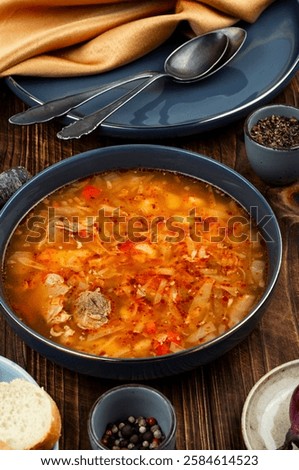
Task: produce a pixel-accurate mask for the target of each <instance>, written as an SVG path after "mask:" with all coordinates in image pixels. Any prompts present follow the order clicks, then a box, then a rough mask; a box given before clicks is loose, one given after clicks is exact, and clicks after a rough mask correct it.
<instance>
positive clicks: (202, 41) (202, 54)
mask: <svg viewBox="0 0 299 470" xmlns="http://www.w3.org/2000/svg"><path fill="white" fill-rule="evenodd" d="M228 43H229V39H228V37H227V36H226V35H225V34H223V33H220V32H218V31H217V32H212V33H209V34H205V35H203V36H197V37H196V38H193V39H191V40H190V41H187V42H186V43H185V44H183V45H181V46H180V47H178V48H177V49H176V50H175V51H174V52H172V53H171V54H170V55H169V56H168V57H167V59H166V60H165V62H164V73H159V72H156V73H155V74H153V75H152V76H151V77H150V78H148V79H146V80H145V81H143V82H142V83H141V84H139V85H137V87H135V88H133V90H131V91H129V92H128V93H126V94H125V95H124V96H122V97H120V98H119V99H117V100H115V101H113V102H112V103H111V104H109V105H107V106H105V107H104V108H102V109H100V110H98V111H96V112H94V113H92V114H90V115H88V116H85V117H84V118H82V119H79V120H78V121H76V122H74V123H72V124H70V125H68V126H67V127H64V128H63V129H62V130H61V131H60V132H58V134H57V137H59V138H60V139H64V140H67V139H79V138H80V137H81V136H82V135H86V134H89V133H90V132H92V131H93V130H95V129H96V128H97V127H98V126H99V125H100V124H101V123H102V122H103V121H105V119H107V117H109V116H111V114H112V113H114V112H115V111H117V110H118V109H119V108H120V107H122V106H123V105H124V104H125V103H127V102H128V101H130V100H131V99H132V98H134V97H135V96H137V95H138V94H139V93H141V92H142V91H143V90H144V89H145V88H147V87H148V86H149V85H151V84H152V83H154V82H155V81H156V80H159V79H160V78H165V77H170V78H173V79H174V80H176V81H178V82H181V83H191V82H195V81H197V80H199V79H200V78H201V77H202V76H203V75H204V74H207V73H208V72H209V71H210V70H211V69H212V68H213V67H214V66H215V64H216V63H218V62H219V61H220V59H221V58H222V56H223V55H224V53H225V51H226V49H227V48H228ZM199 59H200V60H199Z"/></svg>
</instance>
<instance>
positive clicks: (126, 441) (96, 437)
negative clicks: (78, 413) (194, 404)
mask: <svg viewBox="0 0 299 470" xmlns="http://www.w3.org/2000/svg"><path fill="white" fill-rule="evenodd" d="M88 435H89V440H90V445H91V448H92V449H94V450H172V449H175V435H176V415H175V411H174V408H173V406H172V404H171V403H170V401H169V400H168V398H166V397H165V396H164V395H163V394H162V393H161V392H159V391H158V390H156V389H154V388H152V387H148V386H145V385H139V384H126V385H121V386H119V387H115V388H112V389H110V390H108V391H107V392H106V393H104V394H103V395H101V396H100V397H99V398H98V399H97V400H96V402H95V403H94V405H93V407H92V409H91V411H90V414H89V419H88Z"/></svg>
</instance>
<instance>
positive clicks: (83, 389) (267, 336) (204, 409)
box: [0, 74, 299, 450]
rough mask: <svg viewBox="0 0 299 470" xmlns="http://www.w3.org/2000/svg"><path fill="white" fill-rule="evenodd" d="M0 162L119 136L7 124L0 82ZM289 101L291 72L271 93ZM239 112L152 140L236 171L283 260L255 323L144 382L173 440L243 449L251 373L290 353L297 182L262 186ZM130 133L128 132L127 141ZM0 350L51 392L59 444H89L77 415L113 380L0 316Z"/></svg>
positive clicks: (297, 296)
mask: <svg viewBox="0 0 299 470" xmlns="http://www.w3.org/2000/svg"><path fill="white" fill-rule="evenodd" d="M0 97H1V103H2V104H1V111H0V171H2V170H6V169H8V168H10V167H12V166H16V165H23V166H25V167H27V169H28V170H29V171H30V172H32V173H33V174H35V173H37V172H39V171H40V170H42V169H43V168H44V167H46V166H48V165H50V164H52V163H54V162H57V161H59V160H62V159H65V158H68V157H71V156H72V155H75V154H78V153H80V152H83V151H86V150H89V149H93V148H96V147H106V146H111V145H114V144H122V143H128V141H125V142H124V141H122V140H120V139H112V138H108V137H102V136H101V135H100V133H99V132H97V133H94V134H92V135H90V136H85V137H83V138H82V139H81V140H75V141H60V140H58V139H57V138H56V133H57V132H58V130H59V129H60V127H61V126H60V125H59V122H57V121H54V122H53V121H52V122H50V123H47V124H40V125H35V126H30V127H18V126H13V125H11V124H9V123H8V118H9V116H11V115H13V114H15V113H17V112H20V111H22V110H24V109H25V108H26V106H25V105H24V104H23V103H22V102H21V101H20V100H19V99H18V98H16V97H15V96H14V95H13V93H12V92H11V91H10V90H9V89H8V88H6V85H5V83H4V82H3V81H0ZM273 101H274V102H276V103H287V104H289V105H295V106H297V107H298V106H299V74H297V76H295V77H294V78H293V80H292V81H291V83H290V84H289V85H288V86H287V87H286V88H285V90H284V91H282V92H281V93H280V94H279V95H278V96H277V97H276V98H275V99H274V100H273ZM243 123H244V119H241V120H239V121H238V122H235V123H233V124H231V125H229V126H227V127H225V128H221V129H219V130H217V131H213V132H211V133H205V134H203V135H194V136H191V137H184V138H177V139H167V140H164V141H162V142H161V141H159V142H153V141H151V143H159V144H165V145H170V146H174V147H180V148H184V149H189V150H192V151H195V152H199V153H201V154H205V155H208V156H210V157H212V158H214V159H216V160H218V161H220V162H222V163H225V164H226V165H229V166H230V167H232V168H234V169H235V170H237V171H238V172H240V173H241V174H242V175H243V176H245V177H246V178H247V179H249V180H250V181H251V182H252V183H253V184H254V185H255V186H256V187H257V188H258V189H259V190H260V191H261V192H262V194H263V195H264V196H265V197H266V198H267V200H268V201H269V203H270V204H271V206H272V207H273V209H274V211H275V213H276V215H277V217H278V220H279V224H280V227H281V231H282V237H283V245H284V250H283V263H282V269H281V273H280V276H279V280H278V283H277V285H276V288H275V291H274V293H273V295H272V298H271V302H270V304H269V306H268V308H267V311H266V312H265V314H264V316H263V318H262V320H261V321H260V322H259V325H258V326H257V327H256V328H255V329H254V331H253V332H252V333H251V334H250V336H249V337H248V338H247V339H246V340H245V341H243V342H242V343H241V344H240V345H239V346H237V347H235V348H234V349H233V350H231V351H230V352H229V353H227V354H225V355H224V356H223V357H221V358H220V359H218V360H216V361H215V362H213V363H211V364H209V365H206V366H203V367H198V368H197V369H195V370H193V371H191V372H188V373H183V374H181V375H179V376H173V377H170V378H165V379H159V380H151V381H148V382H147V384H148V385H151V386H153V387H155V388H157V389H159V390H160V391H162V392H163V393H164V394H165V395H166V396H167V397H168V398H169V399H170V400H171V401H172V403H173V405H174V406H175V410H176V414H177V421H178V429H177V448H178V449H183V450H186V449H189V450H192V449H218V450H220V449H244V448H245V447H244V443H243V439H242V434H241V426H240V419H241V412H242V407H243V403H244V401H245V399H246V396H247V394H248V392H249V390H250V389H251V388H252V386H253V385H254V384H255V382H256V381H257V380H258V379H260V377H262V376H263V375H264V374H265V373H266V372H267V371H269V370H270V369H272V368H274V367H276V366H278V365H280V364H282V363H284V362H288V361H291V360H293V359H296V358H299V270H298V261H299V183H295V184H293V185H292V186H289V187H283V188H274V187H269V186H266V185H265V184H264V183H263V182H261V180H260V179H259V178H258V177H257V176H256V175H255V174H254V173H253V171H252V170H251V168H250V166H249V164H248V161H247V159H246V155H245V148H244V141H243ZM133 142H134V141H133V140H131V141H130V143H133ZM0 355H3V356H6V357H7V358H9V359H11V360H13V361H15V362H17V363H18V364H19V365H20V366H22V367H24V368H25V369H26V370H27V371H28V372H29V373H30V374H31V375H32V376H33V377H34V379H35V380H36V381H37V382H38V383H39V384H40V385H41V386H43V387H44V388H45V389H46V390H47V391H48V392H49V393H50V395H52V397H53V398H54V399H55V400H56V402H57V404H58V406H59V409H60V411H61V415H62V420H63V429H62V436H61V439H60V448H61V449H89V448H90V447H89V441H88V435H87V428H86V423H87V418H88V413H89V410H90V408H91V405H92V404H93V402H94V401H95V400H96V398H97V397H98V396H99V395H101V394H102V393H103V392H105V391H106V390H107V389H109V388H111V387H113V386H116V385H118V384H119V382H116V381H112V380H104V379H100V378H93V377H88V376H84V375H80V374H77V373H75V372H72V371H69V370H66V369H63V368H61V367H60V366H57V365H54V364H53V363H51V362H50V361H48V360H47V359H45V358H44V357H42V356H40V355H39V354H38V353H36V352H34V351H32V350H31V349H30V348H29V347H27V346H26V345H25V344H24V343H23V341H22V340H21V339H20V338H19V337H18V336H17V335H16V334H15V333H14V331H13V330H12V329H11V328H10V327H9V326H8V325H7V324H6V321H5V319H4V318H3V317H2V316H0Z"/></svg>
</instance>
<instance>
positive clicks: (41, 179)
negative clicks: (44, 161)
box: [0, 144, 282, 381]
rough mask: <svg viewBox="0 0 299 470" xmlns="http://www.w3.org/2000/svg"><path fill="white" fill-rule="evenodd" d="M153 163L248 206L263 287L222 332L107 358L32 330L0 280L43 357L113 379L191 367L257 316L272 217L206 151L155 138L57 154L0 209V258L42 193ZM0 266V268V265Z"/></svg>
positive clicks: (238, 336) (275, 249)
mask: <svg viewBox="0 0 299 470" xmlns="http://www.w3.org/2000/svg"><path fill="white" fill-rule="evenodd" d="M134 168H144V169H159V170H169V171H176V172H180V173H183V174H185V175H189V176H191V177H195V178H198V179H200V180H203V181H206V182H208V183H210V184H212V185H214V186H216V187H218V188H219V189H220V190H222V191H224V192H225V193H227V194H229V195H230V196H231V197H233V198H234V199H235V200H237V201H238V202H239V203H240V204H241V205H242V206H243V207H244V208H245V209H246V210H247V211H248V212H249V213H251V215H252V217H253V219H254V220H255V222H256V224H257V226H258V227H259V229H260V232H261V234H262V236H263V238H264V240H265V244H266V247H267V250H268V258H269V265H268V279H267V284H266V287H265V292H264V294H263V296H262V297H261V299H260V300H259V302H258V303H257V304H256V305H255V306H254V307H253V309H252V310H251V311H250V312H249V314H248V315H247V316H246V317H245V318H244V319H243V320H242V321H240V322H239V323H238V324H236V325H235V326H234V327H233V328H231V329H230V330H228V331H226V332H225V333H224V334H222V335H220V336H218V337H217V338H214V339H212V340H211V341H208V342H206V343H204V344H201V345H198V346H195V347H192V348H190V349H186V350H184V351H180V352H176V353H172V354H167V355H165V356H156V357H144V358H109V357H103V356H97V355H93V354H88V353H83V352H80V351H76V350H74V349H70V348H67V347H65V346H62V345H59V344H57V343H55V342H54V341H51V340H50V339H47V338H45V337H44V336H42V335H41V334H39V333H37V332H36V331H34V330H33V329H32V328H30V327H29V326H28V325H26V324H25V323H24V322H23V321H22V320H21V319H20V318H19V317H18V315H17V314H16V313H15V312H14V311H13V309H12V307H11V306H10V304H9V301H8V299H7V297H6V295H5V289H4V284H3V279H0V310H2V312H3V315H4V316H5V318H6V320H7V321H8V323H9V324H10V325H11V327H12V328H13V329H14V330H15V331H16V333H17V334H18V335H20V337H21V338H22V339H23V340H24V341H25V342H26V343H27V344H28V345H29V346H30V347H31V348H33V349H35V350H36V351H38V352H39V353H40V354H42V355H43V356H45V357H47V358H48V359H50V360H52V361H54V362H56V363H58V364H59V365H61V366H63V367H67V368H69V369H71V370H74V371H76V372H79V373H82V374H87V375H92V376H96V377H103V378H108V379H114V380H115V379H118V380H134V381H135V380H149V379H153V378H157V377H165V376H170V375H173V374H178V373H181V372H184V371H187V370H191V369H193V368H195V367H197V366H200V365H203V364H206V363H208V362H211V361H213V360H215V359H216V358H218V357H220V356H222V355H223V354H225V353H226V352H227V351H229V350H230V349H232V348H233V347H234V346H236V345H237V344H238V343H240V342H241V341H242V340H243V339H245V338H246V336H248V335H249V333H250V332H251V331H252V330H253V328H254V327H255V326H256V324H257V322H258V321H259V319H260V318H261V316H262V314H263V312H264V311H265V308H266V306H267V303H268V300H269V298H270V296H271V295H272V291H273V289H274V286H275V284H276V280H277V277H278V274H279V271H280V266H281V257H282V241H281V234H280V229H279V225H278V222H277V219H276V217H275V214H274V212H273V211H272V209H271V207H270V205H269V204H268V202H267V201H266V199H265V198H264V197H263V196H262V194H261V193H260V192H259V191H258V190H257V189H256V188H255V187H254V186H253V185H252V184H251V183H250V182H249V181H247V180H246V179H245V178H244V177H243V176H241V175H240V174H239V173H237V172H236V171H234V170H232V169H231V168H229V167H228V166H225V165H223V164H221V163H219V162H217V161H215V160H213V159H212V158H208V157H205V156H203V155H198V154H196V153H194V152H190V151H186V150H182V149H178V148H173V147H164V146H158V145H143V144H134V145H120V146H114V147H107V148H101V149H95V150H91V151H88V152H85V153H82V154H80V155H76V156H74V157H72V158H68V159H65V160H62V161H61V162H59V163H56V164H55V165H52V166H50V167H48V168H47V169H45V170H43V171H42V172H41V173H39V174H38V175H37V176H34V177H33V178H32V179H31V180H30V181H29V182H28V183H26V184H25V185H24V186H23V187H22V188H20V189H19V190H18V191H17V192H16V193H15V194H14V195H13V196H12V197H11V199H10V200H9V201H8V202H7V203H6V205H5V206H4V207H3V209H2V210H1V211H0V227H1V230H0V259H1V263H2V266H3V265H4V258H5V251H6V247H7V244H8V243H9V240H10V237H11V234H12V233H13V231H14V229H15V228H16V226H17V225H18V223H19V222H20V220H22V218H23V217H24V216H25V215H26V214H27V213H28V212H29V211H30V210H31V209H32V208H33V207H34V206H35V205H36V204H37V203H38V202H39V201H40V200H41V199H42V198H44V197H45V196H47V195H48V194H50V193H51V192H52V191H55V190H56V189H58V188H61V187H62V186H64V185H65V184H68V183H70V182H72V181H75V180H78V179H80V178H84V177H87V176H89V175H92V174H95V173H99V172H103V171H113V170H118V169H134ZM2 269H3V268H2Z"/></svg>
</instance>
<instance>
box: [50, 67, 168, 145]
mask: <svg viewBox="0 0 299 470" xmlns="http://www.w3.org/2000/svg"><path fill="white" fill-rule="evenodd" d="M166 76H167V74H164V73H157V74H155V75H152V76H151V77H149V78H148V79H147V80H145V81H143V82H142V83H140V84H139V85H137V86H136V87H135V88H133V90H130V91H129V92H128V93H126V94H125V95H123V96H121V97H120V98H118V99H117V100H115V101H113V102H112V103H110V104H108V105H107V106H105V107H104V108H101V109H99V110H98V111H96V112H94V113H92V114H89V115H88V116H85V117H83V118H82V119H79V120H78V121H75V122H73V123H72V124H69V125H68V126H66V127H64V128H63V129H61V131H60V132H58V134H57V137H59V138H60V139H64V140H68V139H79V138H80V137H82V135H86V134H90V133H91V132H92V131H94V130H95V129H96V128H97V127H98V126H99V125H100V124H102V123H103V122H104V121H105V120H106V119H107V118H108V117H109V116H111V115H112V114H113V113H114V112H115V111H117V110H118V109H120V108H121V107H122V106H123V105H124V104H126V103H128V101H130V100H131V99H133V98H134V97H135V96H137V95H138V94H139V93H141V92H142V91H143V90H144V89H145V88H147V87H148V86H149V85H151V84H152V83H153V82H155V81H156V80H158V79H160V78H162V77H166Z"/></svg>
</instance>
